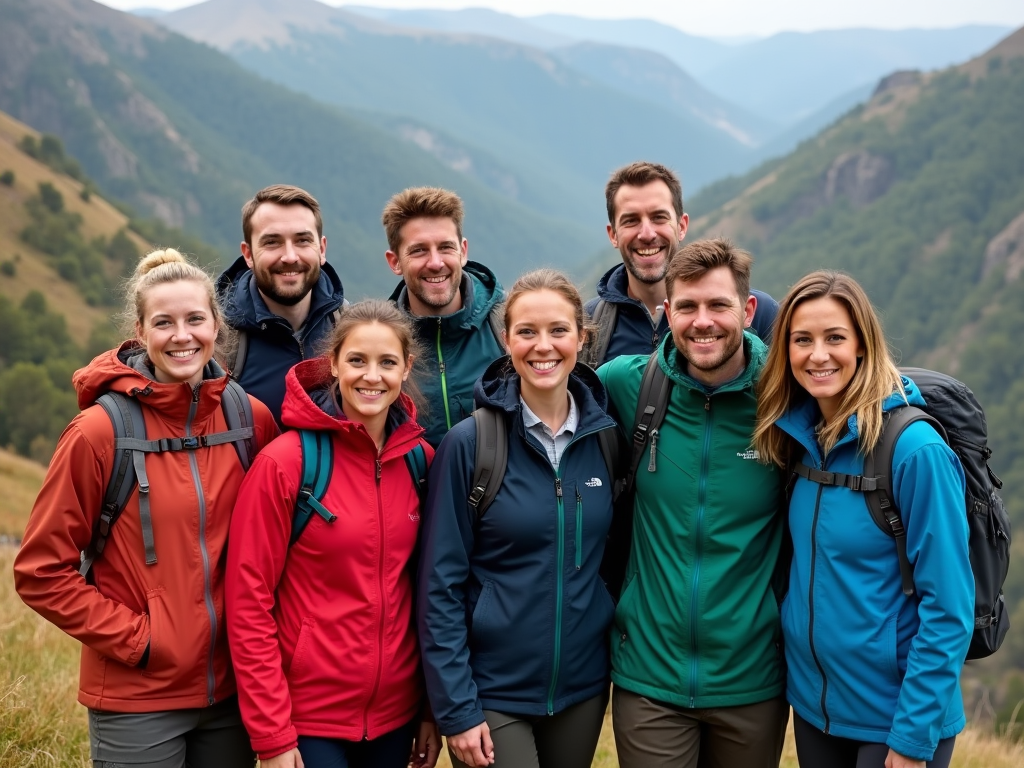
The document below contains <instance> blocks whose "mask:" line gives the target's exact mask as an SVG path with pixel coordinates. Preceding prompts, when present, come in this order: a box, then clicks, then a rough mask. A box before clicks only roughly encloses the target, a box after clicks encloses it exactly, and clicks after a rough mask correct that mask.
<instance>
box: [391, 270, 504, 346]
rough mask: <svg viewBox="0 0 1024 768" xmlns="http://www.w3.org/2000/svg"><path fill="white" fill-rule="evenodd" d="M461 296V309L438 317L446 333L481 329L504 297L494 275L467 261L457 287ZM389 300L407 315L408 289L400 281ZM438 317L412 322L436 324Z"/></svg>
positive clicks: (428, 317)
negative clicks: (427, 321)
mask: <svg viewBox="0 0 1024 768" xmlns="http://www.w3.org/2000/svg"><path fill="white" fill-rule="evenodd" d="M459 291H460V292H461V293H462V309H460V310H459V311H457V312H453V313H452V314H450V315H444V316H441V324H442V327H443V328H444V330H445V331H449V330H472V329H475V328H479V327H481V326H482V325H483V324H484V323H485V322H487V316H488V315H489V314H490V313H491V311H492V310H493V309H494V307H495V306H497V305H498V304H499V303H500V302H501V301H503V300H504V298H505V292H504V291H503V290H502V287H501V283H499V282H498V278H497V277H495V276H494V273H493V272H492V271H491V270H489V269H488V268H487V267H485V266H484V265H483V264H480V263H479V262H476V261H467V262H466V265H465V266H464V267H463V268H462V283H461V284H460V286H459ZM388 298H389V299H390V300H391V301H393V302H395V304H397V305H398V308H399V309H401V310H402V311H403V312H406V313H407V314H411V313H410V311H409V290H408V288H406V286H405V281H404V280H403V281H401V282H400V283H399V284H398V286H397V287H396V288H395V290H394V291H392V292H391V296H390V297H388ZM437 318H438V315H427V316H425V317H414V318H413V319H414V321H416V322H422V321H425V320H427V319H429V320H431V321H436V320H437Z"/></svg>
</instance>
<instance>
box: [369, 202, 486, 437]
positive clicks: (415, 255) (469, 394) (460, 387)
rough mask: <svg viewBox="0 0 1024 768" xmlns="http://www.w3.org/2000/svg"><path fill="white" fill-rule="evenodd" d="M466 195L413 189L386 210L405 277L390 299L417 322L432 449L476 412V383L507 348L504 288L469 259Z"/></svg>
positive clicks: (395, 258) (393, 261) (391, 255)
mask: <svg viewBox="0 0 1024 768" xmlns="http://www.w3.org/2000/svg"><path fill="white" fill-rule="evenodd" d="M462 215H463V211H462V200H460V199H459V196H458V195H456V194H455V193H454V192H449V191H448V190H446V189H439V188H437V187H413V188H410V189H406V190H403V191H402V192H399V193H398V194H397V195H395V196H393V197H392V198H391V199H390V200H388V203H387V205H385V206H384V212H383V214H382V215H381V221H382V223H383V225H384V231H385V234H386V235H387V238H388V251H387V253H386V254H385V257H386V258H387V261H388V266H389V267H391V270H392V271H393V272H394V273H395V274H396V275H401V277H402V282H401V283H399V285H398V287H397V288H396V289H395V291H394V293H392V294H391V300H392V301H394V302H395V303H396V304H397V305H398V308H399V309H401V310H403V311H405V312H407V313H408V314H409V315H410V316H411V317H412V320H413V327H414V329H415V333H416V340H417V341H418V342H419V344H420V346H421V347H422V354H421V355H420V356H419V358H418V359H417V361H416V367H417V369H418V370H419V372H420V374H421V375H420V376H419V377H418V382H417V383H418V384H419V385H420V388H421V390H422V393H423V397H424V399H425V400H426V402H427V408H426V409H425V410H424V411H421V413H420V418H419V421H420V424H421V425H423V427H424V428H426V430H427V433H426V435H425V436H424V437H425V438H426V440H427V442H428V443H430V444H431V445H432V446H434V447H435V448H436V447H437V446H438V444H439V443H440V442H441V438H443V437H444V436H445V435H446V434H447V433H448V430H449V429H451V428H452V427H453V426H455V425H456V424H457V423H459V422H460V421H462V419H464V418H466V417H467V416H469V414H471V413H472V412H473V385H474V384H475V383H476V380H477V379H478V378H480V374H482V373H483V372H484V369H485V368H487V366H488V365H489V364H490V363H491V362H492V361H494V360H495V359H496V358H498V357H501V356H502V355H504V354H505V348H504V346H503V345H502V343H501V328H502V325H503V321H502V302H503V299H504V292H503V291H502V289H501V285H500V284H499V283H498V280H497V278H496V277H495V276H494V273H493V272H491V271H490V270H489V269H488V268H487V267H485V266H484V265H483V264H477V263H476V262H473V261H469V244H468V243H467V241H466V239H465V238H464V237H463V236H462Z"/></svg>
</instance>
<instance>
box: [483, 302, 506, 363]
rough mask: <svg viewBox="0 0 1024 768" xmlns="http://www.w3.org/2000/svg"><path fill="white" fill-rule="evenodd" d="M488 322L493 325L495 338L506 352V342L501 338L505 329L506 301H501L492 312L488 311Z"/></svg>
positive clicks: (502, 350) (492, 329) (500, 347)
mask: <svg viewBox="0 0 1024 768" xmlns="http://www.w3.org/2000/svg"><path fill="white" fill-rule="evenodd" d="M487 324H488V325H489V326H490V327H491V333H492V334H494V340H495V341H496V342H498V349H500V350H501V352H502V354H504V353H505V342H504V341H502V340H501V333H502V331H504V330H505V302H504V301H499V302H498V303H497V304H495V305H494V307H493V308H492V309H491V311H490V312H488V313H487Z"/></svg>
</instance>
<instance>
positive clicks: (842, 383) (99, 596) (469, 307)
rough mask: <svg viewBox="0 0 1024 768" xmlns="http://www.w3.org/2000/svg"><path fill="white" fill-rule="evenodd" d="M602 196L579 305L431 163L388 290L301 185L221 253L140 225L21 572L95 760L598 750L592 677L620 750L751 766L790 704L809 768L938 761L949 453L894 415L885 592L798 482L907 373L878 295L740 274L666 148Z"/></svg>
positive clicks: (563, 756)
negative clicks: (499, 244) (598, 238)
mask: <svg viewBox="0 0 1024 768" xmlns="http://www.w3.org/2000/svg"><path fill="white" fill-rule="evenodd" d="M606 199H607V209H608V227H607V233H608V237H609V239H610V241H611V243H612V245H613V246H614V247H615V248H617V249H618V250H619V252H620V254H621V256H622V263H621V264H618V265H616V266H615V267H614V268H612V269H611V270H610V271H609V272H607V273H606V274H605V275H604V277H602V278H601V281H600V283H599V284H598V287H597V294H598V297H597V298H596V299H594V300H593V301H591V302H589V303H588V304H587V305H584V303H583V300H582V297H581V295H580V293H579V291H578V290H577V289H576V288H575V287H574V286H573V284H572V282H571V281H570V280H569V279H568V278H567V277H566V276H565V275H563V274H561V273H560V272H557V271H555V270H552V269H539V270H536V271H532V272H529V273H527V274H524V275H522V276H521V277H519V279H518V280H516V281H515V283H514V285H512V287H511V289H510V290H508V292H507V293H506V292H505V291H504V290H503V289H502V286H501V285H500V284H499V281H498V280H497V279H496V277H495V275H494V273H493V272H492V271H491V270H490V269H488V268H487V267H485V266H484V265H483V264H480V263H477V262H474V261H469V260H468V244H467V241H466V239H465V238H464V237H463V209H462V203H461V201H460V200H459V198H458V197H457V196H456V195H455V194H454V193H452V192H450V191H446V190H443V189H437V188H412V189H407V190H404V191H403V192H400V193H399V194H396V195H395V196H394V197H392V198H391V200H389V201H388V203H387V205H386V206H385V208H384V210H383V215H382V222H383V227H384V230H385V233H386V236H387V242H388V251H387V253H386V260H387V264H388V266H389V267H390V268H391V269H392V270H393V272H394V273H395V274H396V275H398V276H400V278H401V282H400V283H399V286H398V288H397V289H396V291H395V292H394V293H393V294H392V296H391V297H390V299H389V300H386V301H385V300H366V301H360V302H358V303H353V304H347V303H346V302H345V300H344V296H343V292H342V284H341V281H340V279H339V277H338V274H337V273H336V272H335V270H334V269H333V268H332V267H331V265H330V264H329V263H328V262H327V261H326V250H327V239H326V237H325V236H324V234H323V225H322V221H321V216H320V209H319V206H318V204H317V202H316V200H314V199H313V197H311V196H310V195H309V194H308V193H306V192H305V191H303V190H301V189H298V188H296V187H291V186H284V185H275V186H271V187H267V188H265V189H263V190H261V191H260V192H258V193H257V194H256V195H255V197H254V198H253V199H252V200H250V201H249V202H248V203H246V205H245V206H244V208H243V209H242V232H243V241H242V243H241V252H242V255H241V258H240V259H238V261H237V262H236V263H235V264H233V265H232V266H231V267H230V268H229V269H228V270H227V271H226V272H225V273H224V274H223V275H221V276H220V278H219V279H218V280H217V281H216V283H214V282H213V281H212V280H211V278H210V277H209V276H208V275H207V274H206V273H205V272H203V271H202V270H201V269H199V268H198V267H196V266H194V265H193V264H191V263H190V262H189V261H188V260H187V259H186V258H185V257H183V256H182V255H181V254H179V253H178V252H177V251H174V250H170V249H167V250H159V251H155V252H153V253H151V254H149V255H147V256H145V257H144V258H143V259H142V260H141V262H140V264H139V265H138V267H137V269H136V271H135V275H134V278H133V279H132V281H131V283H130V285H129V288H128V306H127V319H128V325H130V327H131V328H132V333H131V334H130V335H131V336H132V338H131V340H129V341H126V342H124V343H123V344H122V345H121V346H120V347H119V348H117V349H114V350H110V351H109V352H106V353H104V354H101V355H99V356H98V357H96V358H95V359H94V360H93V361H92V362H91V363H90V364H89V365H88V366H86V367H85V368H83V369H81V370H79V371H78V372H77V373H76V374H75V376H74V384H75V387H76V390H77V392H78V400H79V405H80V406H81V409H82V411H81V413H80V414H79V415H78V416H76V417H75V419H74V420H73V421H72V422H71V424H70V425H69V426H68V427H67V429H66V430H65V431H64V433H63V435H62V436H61V438H60V440H59V442H58V445H57V448H56V451H55V453H54V455H53V459H52V461H51V463H50V465H49V469H48V472H47V475H46V479H45V482H44V484H43V487H42V489H41V491H40V493H39V495H38V497H37V499H36V502H35V506H34V508H33V510H32V514H31V518H30V521H29V523H28V527H27V530H26V532H25V536H24V539H23V542H22V545H21V549H20V551H19V553H18V556H17V559H16V561H15V568H14V571H15V581H16V586H17V590H18V592H19V594H20V595H21V597H22V599H23V600H24V601H25V602H26V603H27V604H28V605H29V606H31V607H32V608H33V609H34V610H36V611H37V612H39V613H40V614H41V615H42V616H44V617H45V618H46V619H47V620H49V621H51V622H53V623H54V624H55V625H57V626H58V627H60V628H61V629H62V630H64V631H65V632H66V633H68V634H69V635H71V636H72V637H74V638H76V639H78V640H79V641H81V643H82V661H81V680H80V688H79V701H80V702H81V703H82V704H84V705H85V706H86V707H87V708H88V710H89V712H88V715H89V717H88V719H89V734H90V742H91V757H92V760H93V764H94V765H95V766H96V767H97V768H115V766H116V767H120V766H123V765H131V766H151V767H153V768H184V766H189V768H252V766H253V764H254V761H255V759H256V757H258V758H259V759H260V760H261V765H262V766H263V767H264V768H301V767H303V766H304V767H305V768H327V767H331V768H345V767H348V766H351V767H352V768H356V767H367V768H368V767H369V766H375V767H378V768H399V767H400V766H405V765H409V764H411V765H413V766H415V767H416V768H432V767H433V766H434V764H435V763H436V761H437V759H438V756H439V753H440V750H441V736H442V735H443V736H444V737H445V738H446V742H447V748H448V751H449V754H450V757H451V760H452V763H453V764H454V765H455V766H459V767H460V768H461V767H462V766H477V767H479V768H483V767H484V766H489V765H493V766H499V767H504V768H512V767H515V768H520V767H522V768H531V767H534V768H556V767H557V768H585V766H590V765H591V763H592V761H593V757H594V754H595V750H596V747H597V742H598V738H599V735H600V732H601V728H602V725H603V722H604V717H605V713H606V709H607V707H608V703H609V698H610V699H611V711H612V723H613V728H614V737H615V749H616V751H617V753H618V762H619V765H620V766H622V768H660V767H664V768H668V767H669V766H672V767H673V768H675V767H679V768H698V767H699V768H726V767H728V768H777V766H778V765H779V762H780V759H781V754H782V748H783V740H784V736H785V731H786V727H787V722H788V719H789V713H790V707H792V711H793V717H794V723H795V737H796V747H797V752H798V757H799V761H800V764H801V766H804V768H834V767H837V766H838V767H846V766H849V768H882V767H883V766H884V767H885V768H910V767H911V766H914V767H921V766H936V767H937V768H941V767H944V766H948V764H949V761H950V757H951V753H952V749H953V743H954V738H955V736H956V734H957V733H958V732H959V731H960V730H961V729H962V728H963V727H964V724H965V718H964V710H963V704H962V698H961V694H960V689H959V674H960V671H961V668H962V666H963V663H964V658H965V655H966V653H967V649H968V645H969V643H970V641H971V634H972V632H973V630H974V580H973V574H972V570H971V564H970V561H969V553H968V530H967V523H966V521H965V516H964V514H963V506H964V494H965V476H964V470H963V468H962V466H961V464H960V461H959V460H958V458H957V456H956V455H955V454H954V453H953V452H952V451H951V450H950V448H949V447H947V445H946V443H945V442H944V440H943V439H942V437H940V435H939V434H938V433H937V432H936V430H935V429H934V428H933V427H932V426H931V425H930V424H928V423H926V422H916V423H914V424H911V425H910V426H909V427H908V428H907V429H905V430H904V431H903V433H902V434H901V435H900V437H899V439H898V442H897V445H896V449H895V455H894V459H893V469H892V477H891V483H892V488H891V492H892V495H893V498H894V499H896V500H897V502H898V504H899V508H900V510H901V513H902V522H903V524H904V526H905V546H906V554H907V556H908V557H909V561H910V562H911V564H912V566H913V572H912V579H913V594H911V595H908V594H907V593H906V592H905V591H904V589H903V588H902V582H901V570H900V569H901V562H900V560H899V558H898V557H897V548H896V547H895V546H894V544H893V539H892V538H891V537H890V536H888V535H887V534H886V533H885V532H883V531H882V530H880V529H879V527H878V526H876V525H875V523H874V522H873V521H872V517H871V515H870V514H869V513H868V510H867V505H866V502H865V499H864V495H863V494H862V493H858V492H857V490H856V489H854V488H852V487H847V486H844V485H842V484H839V483H832V484H827V483H823V482H822V481H821V478H820V477H819V476H820V475H823V474H825V471H826V470H827V472H828V473H836V474H835V475H830V477H833V478H834V477H838V476H841V477H846V476H850V477H854V476H858V475H861V474H863V471H864V470H863V464H864V461H865V455H866V454H869V453H870V452H871V450H872V449H873V448H874V447H875V446H876V444H877V443H878V441H879V440H880V437H881V435H882V428H883V415H884V414H885V413H887V412H889V411H895V410H897V409H899V408H901V407H904V406H906V405H908V404H911V405H912V404H919V403H920V402H921V396H920V393H919V391H918V387H917V386H916V385H915V383H914V382H913V381H911V380H910V379H908V378H907V377H906V376H903V375H901V374H900V372H899V371H898V369H897V368H896V367H895V364H894V363H893V361H892V359H891V357H890V353H889V351H888V347H887V345H886V341H885V337H884V335H883V331H882V327H881V324H880V322H879V319H878V317H877V315H876V313H875V312H874V310H873V308H872V306H871V303H870V301H869V300H868V298H867V296H866V294H865V293H864V291H863V290H862V289H861V288H860V286H859V285H858V284H857V282H856V281H855V280H854V279H853V278H852V277H850V276H848V275H846V274H843V273H840V272H834V271H817V272H814V273H812V274H809V275H807V276H805V277H803V278H802V279H800V280H798V281H797V282H796V284H795V285H793V287H792V288H791V289H790V290H789V292H788V293H787V294H786V296H785V297H784V298H783V299H782V301H781V302H780V303H778V304H777V303H776V302H775V300H773V299H772V298H771V297H770V296H768V295H767V294H765V293H762V292H759V291H756V290H752V289H751V288H750V269H751V262H752V259H751V256H750V255H749V254H747V253H746V252H744V251H742V250H740V249H738V248H736V247H735V246H733V245H732V244H731V243H730V242H729V241H727V240H724V239H709V240H699V241H695V242H689V243H686V244H683V241H684V237H685V235H686V231H687V225H688V216H687V214H686V213H684V211H683V200H682V192H681V187H680V182H679V179H678V178H677V176H676V175H675V174H674V173H673V172H672V171H671V170H670V169H668V168H666V167H664V166H662V165H658V164H654V163H647V162H638V163H633V164H631V165H628V166H626V167H623V168H620V169H618V170H616V171H615V172H614V173H613V174H612V175H611V178H610V180H609V182H608V185H607V188H606ZM242 390H244V393H243V394H239V393H240V392H242ZM140 414H141V416H140ZM282 430H283V431H282ZM638 447H639V448H638ZM428 466H429V471H428V469H427V467H428ZM795 468H796V469H795ZM126 477H127V478H128V480H129V481H132V482H133V484H132V485H131V486H130V487H128V486H126V480H125V478H126ZM115 497H119V498H115ZM122 508H123V510H124V512H123V514H121V509H122ZM611 684H613V685H611Z"/></svg>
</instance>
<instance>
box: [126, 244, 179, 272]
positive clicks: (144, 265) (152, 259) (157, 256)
mask: <svg viewBox="0 0 1024 768" xmlns="http://www.w3.org/2000/svg"><path fill="white" fill-rule="evenodd" d="M187 263H188V260H187V259H186V258H185V257H184V256H183V255H182V254H181V253H180V252H179V251H176V250H175V249H174V248H161V249H159V250H156V251H150V252H149V253H147V254H146V255H145V256H143V257H142V260H141V261H140V262H139V263H138V265H137V266H136V267H135V277H136V278H139V277H142V276H143V275H145V274H148V273H149V272H151V271H152V270H154V269H156V268H157V267H159V266H162V265H164V264H187Z"/></svg>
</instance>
